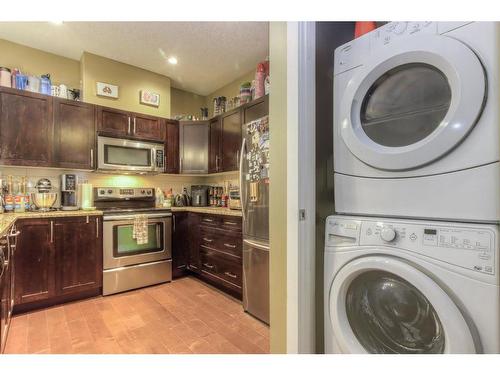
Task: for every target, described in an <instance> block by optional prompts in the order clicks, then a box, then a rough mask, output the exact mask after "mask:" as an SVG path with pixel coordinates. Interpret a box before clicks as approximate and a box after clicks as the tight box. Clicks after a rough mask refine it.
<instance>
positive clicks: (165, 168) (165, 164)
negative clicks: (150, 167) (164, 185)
mask: <svg viewBox="0 0 500 375" xmlns="http://www.w3.org/2000/svg"><path fill="white" fill-rule="evenodd" d="M166 170H167V155H166V154H165V155H164V156H163V171H164V172H165V171H166Z"/></svg>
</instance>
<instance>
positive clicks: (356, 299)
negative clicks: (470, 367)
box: [328, 255, 476, 354]
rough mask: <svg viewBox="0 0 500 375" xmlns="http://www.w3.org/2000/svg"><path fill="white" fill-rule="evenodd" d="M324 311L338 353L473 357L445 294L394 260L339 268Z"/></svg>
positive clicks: (377, 258)
mask: <svg viewBox="0 0 500 375" xmlns="http://www.w3.org/2000/svg"><path fill="white" fill-rule="evenodd" d="M328 309H329V318H330V322H331V324H332V328H333V334H334V336H335V341H336V343H337V344H338V347H339V348H340V350H341V352H343V353H377V354H386V353H392V354H439V353H462V354H465V353H476V345H475V343H474V339H473V337H472V334H471V330H470V328H469V326H468V324H467V322H466V320H465V319H464V316H463V315H462V312H461V311H460V310H459V309H458V307H457V306H456V304H455V303H454V301H453V300H452V299H451V298H450V296H449V295H448V294H447V293H446V292H445V291H444V290H443V289H442V288H441V287H440V286H439V285H438V284H436V282H435V281H434V280H432V279H431V278H430V277H429V276H427V275H426V274H424V273H423V272H421V271H419V269H418V268H416V267H415V266H413V265H411V264H410V263H408V262H407V261H405V260H403V259H400V258H397V257H392V256H387V255H372V256H365V257H361V258H357V259H354V260H352V261H351V262H349V263H347V264H346V265H345V266H343V267H342V268H341V269H340V270H339V271H338V272H337V274H336V275H335V277H334V279H333V283H332V285H331V288H330V291H329V305H328Z"/></svg>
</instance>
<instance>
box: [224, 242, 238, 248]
mask: <svg viewBox="0 0 500 375" xmlns="http://www.w3.org/2000/svg"><path fill="white" fill-rule="evenodd" d="M224 246H225V247H229V248H231V249H234V248H235V247H236V245H233V244H230V243H225V244H224Z"/></svg>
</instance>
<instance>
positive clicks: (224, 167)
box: [220, 110, 241, 172]
mask: <svg viewBox="0 0 500 375" xmlns="http://www.w3.org/2000/svg"><path fill="white" fill-rule="evenodd" d="M220 121H221V145H220V147H221V161H220V171H221V172H228V171H236V170H238V168H239V165H238V164H239V153H240V147H241V111H240V110H234V111H231V112H229V113H227V114H224V115H222V116H221V120H220Z"/></svg>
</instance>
